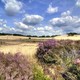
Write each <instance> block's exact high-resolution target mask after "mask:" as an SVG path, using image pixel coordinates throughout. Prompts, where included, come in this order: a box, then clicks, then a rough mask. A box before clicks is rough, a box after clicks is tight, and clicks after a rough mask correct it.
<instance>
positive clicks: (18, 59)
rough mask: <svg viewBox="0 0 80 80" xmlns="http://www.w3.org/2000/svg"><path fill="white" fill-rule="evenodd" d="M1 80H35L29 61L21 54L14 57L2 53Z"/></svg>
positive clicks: (0, 62)
mask: <svg viewBox="0 0 80 80" xmlns="http://www.w3.org/2000/svg"><path fill="white" fill-rule="evenodd" d="M0 80H33V73H32V67H31V64H30V62H29V61H28V59H27V58H26V57H25V56H23V55H21V54H19V53H17V54H15V55H12V54H10V53H9V54H4V53H1V52H0Z"/></svg>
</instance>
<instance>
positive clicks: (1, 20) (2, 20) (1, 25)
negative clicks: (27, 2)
mask: <svg viewBox="0 0 80 80" xmlns="http://www.w3.org/2000/svg"><path fill="white" fill-rule="evenodd" d="M6 23H7V21H6V20H4V19H0V27H3V26H4V25H5V24H6Z"/></svg>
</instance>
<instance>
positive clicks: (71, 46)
mask: <svg viewBox="0 0 80 80" xmlns="http://www.w3.org/2000/svg"><path fill="white" fill-rule="evenodd" d="M36 57H37V59H38V61H40V63H41V64H42V66H43V65H44V66H45V65H46V66H47V69H48V68H50V67H53V66H56V68H54V69H55V71H56V72H57V73H56V72H55V74H56V75H57V74H61V75H62V76H63V78H64V79H65V77H66V79H65V80H79V79H80V73H79V72H80V70H79V72H78V71H77V70H75V71H76V72H77V73H78V74H77V75H75V74H74V73H72V72H70V71H69V69H70V68H71V67H72V66H73V62H74V61H75V60H76V59H77V61H76V63H80V41H72V40H60V41H56V40H48V41H45V42H41V43H39V48H38V50H37V54H36ZM58 66H59V67H58ZM43 68H44V67H43ZM58 68H60V69H59V70H58ZM79 69H80V68H79ZM61 70H63V71H61ZM49 75H50V74H49ZM72 76H73V77H72ZM76 76H77V79H76Z"/></svg>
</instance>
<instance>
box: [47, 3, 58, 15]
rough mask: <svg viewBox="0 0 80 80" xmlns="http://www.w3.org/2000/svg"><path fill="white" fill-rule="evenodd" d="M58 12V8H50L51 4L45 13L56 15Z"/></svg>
mask: <svg viewBox="0 0 80 80" xmlns="http://www.w3.org/2000/svg"><path fill="white" fill-rule="evenodd" d="M56 12H58V7H52V4H50V5H49V7H48V9H47V13H50V14H52V13H56Z"/></svg>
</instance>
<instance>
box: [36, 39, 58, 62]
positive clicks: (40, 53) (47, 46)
mask: <svg viewBox="0 0 80 80" xmlns="http://www.w3.org/2000/svg"><path fill="white" fill-rule="evenodd" d="M56 45H57V41H56V40H48V41H44V42H41V43H39V48H38V50H37V54H36V56H37V57H38V59H39V60H42V61H44V55H45V54H46V53H47V52H48V51H50V50H51V49H52V48H53V47H55V46H56Z"/></svg>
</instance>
